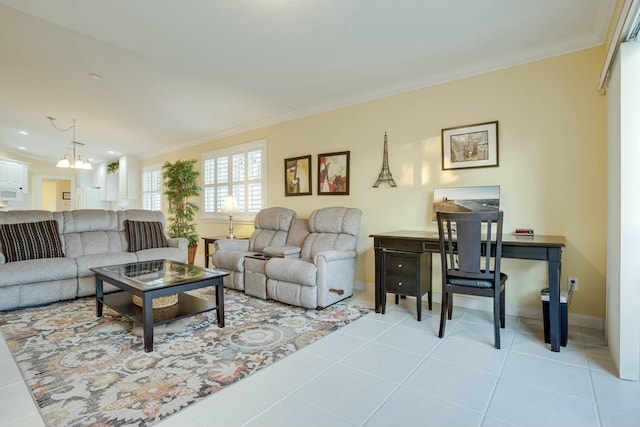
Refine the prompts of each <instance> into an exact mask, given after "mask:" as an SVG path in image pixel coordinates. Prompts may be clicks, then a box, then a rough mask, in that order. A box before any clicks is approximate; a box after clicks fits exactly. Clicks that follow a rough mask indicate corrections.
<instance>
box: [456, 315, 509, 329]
mask: <svg viewBox="0 0 640 427" xmlns="http://www.w3.org/2000/svg"><path fill="white" fill-rule="evenodd" d="M463 320H464V321H465V322H474V323H480V324H483V325H489V327H490V328H493V312H492V311H484V310H468V311H467V314H465V316H464V318H463ZM447 323H448V322H447ZM517 328H518V316H511V315H506V316H505V319H504V329H506V330H515V329H517Z"/></svg>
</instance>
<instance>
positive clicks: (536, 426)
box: [487, 378, 599, 427]
mask: <svg viewBox="0 0 640 427" xmlns="http://www.w3.org/2000/svg"><path fill="white" fill-rule="evenodd" d="M487 416H489V417H492V418H495V419H498V420H503V421H506V422H507V423H511V424H513V425H516V426H519V427H540V426H563V427H592V426H593V427H596V426H598V424H599V423H598V416H597V414H596V407H595V404H594V403H593V402H588V401H586V400H582V399H578V398H575V397H571V396H568V395H566V394H562V393H557V392H554V391H551V390H548V389H544V388H541V387H536V386H532V385H530V384H525V383H523V382H518V381H514V380H511V379H507V378H500V380H498V386H497V387H496V391H495V393H494V396H493V399H492V401H491V403H490V404H489V410H488V411H487Z"/></svg>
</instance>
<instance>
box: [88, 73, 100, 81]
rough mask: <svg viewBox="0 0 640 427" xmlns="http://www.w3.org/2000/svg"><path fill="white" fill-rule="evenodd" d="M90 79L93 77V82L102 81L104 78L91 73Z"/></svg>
mask: <svg viewBox="0 0 640 427" xmlns="http://www.w3.org/2000/svg"><path fill="white" fill-rule="evenodd" d="M89 77H91V78H92V79H93V80H102V76H101V75H100V74H96V73H89Z"/></svg>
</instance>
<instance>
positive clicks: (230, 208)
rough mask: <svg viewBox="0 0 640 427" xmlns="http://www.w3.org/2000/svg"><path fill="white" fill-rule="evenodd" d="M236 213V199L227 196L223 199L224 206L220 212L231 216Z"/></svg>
mask: <svg viewBox="0 0 640 427" xmlns="http://www.w3.org/2000/svg"><path fill="white" fill-rule="evenodd" d="M237 211H238V199H236V197H235V196H227V197H226V198H225V199H224V206H222V210H221V211H220V212H222V213H227V214H233V213H234V212H237Z"/></svg>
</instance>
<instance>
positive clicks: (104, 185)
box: [96, 163, 118, 202]
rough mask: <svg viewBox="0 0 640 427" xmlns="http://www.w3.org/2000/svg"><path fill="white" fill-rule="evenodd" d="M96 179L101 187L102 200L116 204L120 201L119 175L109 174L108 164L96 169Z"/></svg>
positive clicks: (100, 165)
mask: <svg viewBox="0 0 640 427" xmlns="http://www.w3.org/2000/svg"><path fill="white" fill-rule="evenodd" d="M96 169H97V171H96V178H97V184H98V187H100V200H102V201H107V202H115V201H117V200H118V174H117V173H114V174H108V173H107V163H100V164H99V165H98V167H97V168H96Z"/></svg>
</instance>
